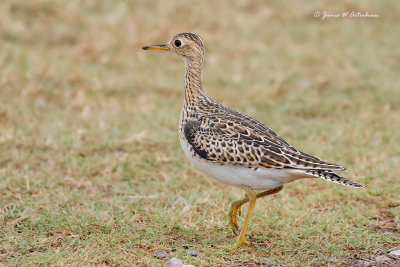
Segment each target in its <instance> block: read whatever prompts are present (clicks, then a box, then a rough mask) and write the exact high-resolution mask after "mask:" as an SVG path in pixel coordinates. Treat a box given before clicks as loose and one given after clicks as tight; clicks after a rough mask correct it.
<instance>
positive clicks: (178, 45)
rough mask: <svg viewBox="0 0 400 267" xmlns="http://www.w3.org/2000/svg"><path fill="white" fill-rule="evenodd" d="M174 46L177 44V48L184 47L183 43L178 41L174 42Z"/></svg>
mask: <svg viewBox="0 0 400 267" xmlns="http://www.w3.org/2000/svg"><path fill="white" fill-rule="evenodd" d="M174 44H175V46H176V47H180V46H181V45H182V42H181V40H179V39H176V40H175V41H174Z"/></svg>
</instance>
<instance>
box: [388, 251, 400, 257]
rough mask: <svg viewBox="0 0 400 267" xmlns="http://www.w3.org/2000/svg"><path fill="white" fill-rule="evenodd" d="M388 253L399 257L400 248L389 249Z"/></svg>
mask: <svg viewBox="0 0 400 267" xmlns="http://www.w3.org/2000/svg"><path fill="white" fill-rule="evenodd" d="M389 255H392V256H397V257H400V249H398V250H393V251H390V253H389Z"/></svg>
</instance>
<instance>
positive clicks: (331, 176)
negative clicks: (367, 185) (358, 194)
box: [306, 170, 364, 188]
mask: <svg viewBox="0 0 400 267" xmlns="http://www.w3.org/2000/svg"><path fill="white" fill-rule="evenodd" d="M306 173H307V174H310V175H312V176H315V177H318V178H322V179H325V180H328V181H331V182H334V183H337V184H341V185H345V186H350V187H356V188H363V187H364V186H363V185H361V184H359V183H356V182H353V181H351V180H349V179H347V178H344V177H342V176H339V175H337V174H336V173H334V172H331V171H324V170H307V171H306Z"/></svg>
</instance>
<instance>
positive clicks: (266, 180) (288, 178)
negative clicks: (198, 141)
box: [179, 137, 307, 190]
mask: <svg viewBox="0 0 400 267" xmlns="http://www.w3.org/2000/svg"><path fill="white" fill-rule="evenodd" d="M179 139H180V141H181V145H182V148H183V151H184V152H185V154H186V157H187V158H188V159H189V161H190V162H191V163H192V164H193V165H194V166H195V167H196V168H197V169H199V170H200V171H202V172H204V173H205V174H207V175H209V176H211V177H213V178H215V179H217V180H218V181H221V182H223V183H225V184H228V185H232V186H236V187H242V186H248V187H250V188H251V189H253V190H268V189H273V188H276V187H278V186H281V185H283V184H285V183H290V182H292V181H294V180H297V179H300V178H306V177H307V174H305V173H304V172H302V171H300V170H290V169H262V168H258V169H253V168H248V167H242V166H232V165H220V164H218V163H214V162H210V161H207V160H204V159H201V158H197V157H193V155H192V153H193V152H191V151H190V145H189V144H188V143H187V142H186V141H185V140H183V138H181V137H180V138H179Z"/></svg>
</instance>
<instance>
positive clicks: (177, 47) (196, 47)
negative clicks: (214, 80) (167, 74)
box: [143, 32, 204, 65]
mask: <svg viewBox="0 0 400 267" xmlns="http://www.w3.org/2000/svg"><path fill="white" fill-rule="evenodd" d="M143 49H144V50H151V49H157V50H164V51H171V52H174V53H176V54H178V55H180V56H181V57H182V58H183V60H184V61H185V62H186V63H190V64H193V63H195V64H200V65H202V64H203V57H204V45H203V41H202V40H201V38H200V36H198V35H197V34H195V33H191V32H183V33H178V34H176V35H174V36H173V37H172V38H171V39H170V40H169V41H168V42H167V43H166V44H158V45H148V46H144V47H143Z"/></svg>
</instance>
